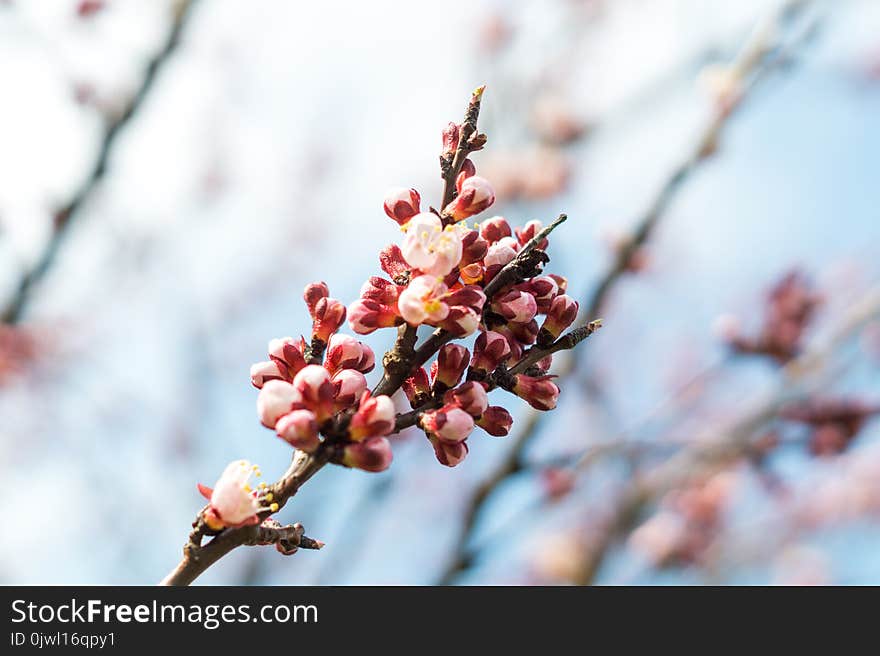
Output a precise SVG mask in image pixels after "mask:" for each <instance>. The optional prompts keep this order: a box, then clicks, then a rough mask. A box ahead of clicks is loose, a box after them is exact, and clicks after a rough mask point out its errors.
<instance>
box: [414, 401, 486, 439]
mask: <svg viewBox="0 0 880 656" xmlns="http://www.w3.org/2000/svg"><path fill="white" fill-rule="evenodd" d="M419 425H420V426H421V427H422V428H423V429H424V430H425V432H426V433H428V434H429V435H430V436H431V437H436V438H437V439H438V440H441V441H443V442H463V441H464V440H466V439H467V436H468V435H470V434H471V432H473V430H474V418H473V417H471V416H470V415H469V414H468V413H467V412H465V411H464V410H462V409H461V408H459V407H457V406H449V405H445V406H443V407H442V408H440V409H439V410H429V411H428V412H425V413H424V414H423V415H422V417H421V419H420V420H419Z"/></svg>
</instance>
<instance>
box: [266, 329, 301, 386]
mask: <svg viewBox="0 0 880 656" xmlns="http://www.w3.org/2000/svg"><path fill="white" fill-rule="evenodd" d="M304 351H305V343H304V342H303V339H302V338H300V339H293V337H282V338H281V339H273V340H272V341H271V342H269V357H270V358H271V359H272V361H273V362H275V363H276V364H277V365H278V369H279V370H281V371H286V372H287V376H285V377H284V379H285V380H291V379H292V378H293V377H294V376H296V374H297V373H298V372H299V370H300V369H302V368H303V367H305V366H306V359H305V356H304V355H303V352H304Z"/></svg>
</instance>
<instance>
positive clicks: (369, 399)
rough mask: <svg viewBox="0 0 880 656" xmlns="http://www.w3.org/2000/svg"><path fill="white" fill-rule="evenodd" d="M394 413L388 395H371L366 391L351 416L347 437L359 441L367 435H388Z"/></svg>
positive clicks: (392, 404) (392, 428)
mask: <svg viewBox="0 0 880 656" xmlns="http://www.w3.org/2000/svg"><path fill="white" fill-rule="evenodd" d="M394 415H395V412H394V403H392V401H391V399H390V398H389V397H387V396H385V395H380V396H371V395H370V393H369V391H367V392H365V393H364V395H363V396H362V397H361V402H360V405H359V406H358V410H357V412H355V413H354V415H353V416H352V418H351V423H350V424H349V427H348V434H349V437H350V438H351V439H352V440H353V441H355V442H361V441H363V440H364V439H366V438H368V437H378V436H381V435H388V434H389V433H390V432H391V431H393V430H394Z"/></svg>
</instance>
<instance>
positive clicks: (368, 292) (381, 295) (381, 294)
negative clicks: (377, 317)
mask: <svg viewBox="0 0 880 656" xmlns="http://www.w3.org/2000/svg"><path fill="white" fill-rule="evenodd" d="M403 289H404V288H403V287H401V286H400V285H397V284H395V283H393V282H391V281H390V280H385V278H379V277H378V276H372V277H371V278H370V279H369V280H368V281H367V282H365V283H364V285H363V287H361V298H369V299H370V300H373V301H376V302H377V303H381V304H382V305H390V306H391V307H394V306H395V305H397V298H398V297H399V296H400V292H401V291H403Z"/></svg>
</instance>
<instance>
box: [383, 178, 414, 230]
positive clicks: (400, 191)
mask: <svg viewBox="0 0 880 656" xmlns="http://www.w3.org/2000/svg"><path fill="white" fill-rule="evenodd" d="M421 201H422V199H421V197H420V196H419V192H417V191H416V190H415V189H406V188H404V187H395V188H394V189H390V190H389V191H388V192H387V193H386V194H385V214H387V215H388V216H390V217H391V218H392V219H394V220H395V221H397V222H398V223H399V224H400V225H403V224H404V223H406V222H407V221H409V220H410V219H411V218H412V217H414V216H415V215H416V214H418V213H419V204H420V203H421Z"/></svg>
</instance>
